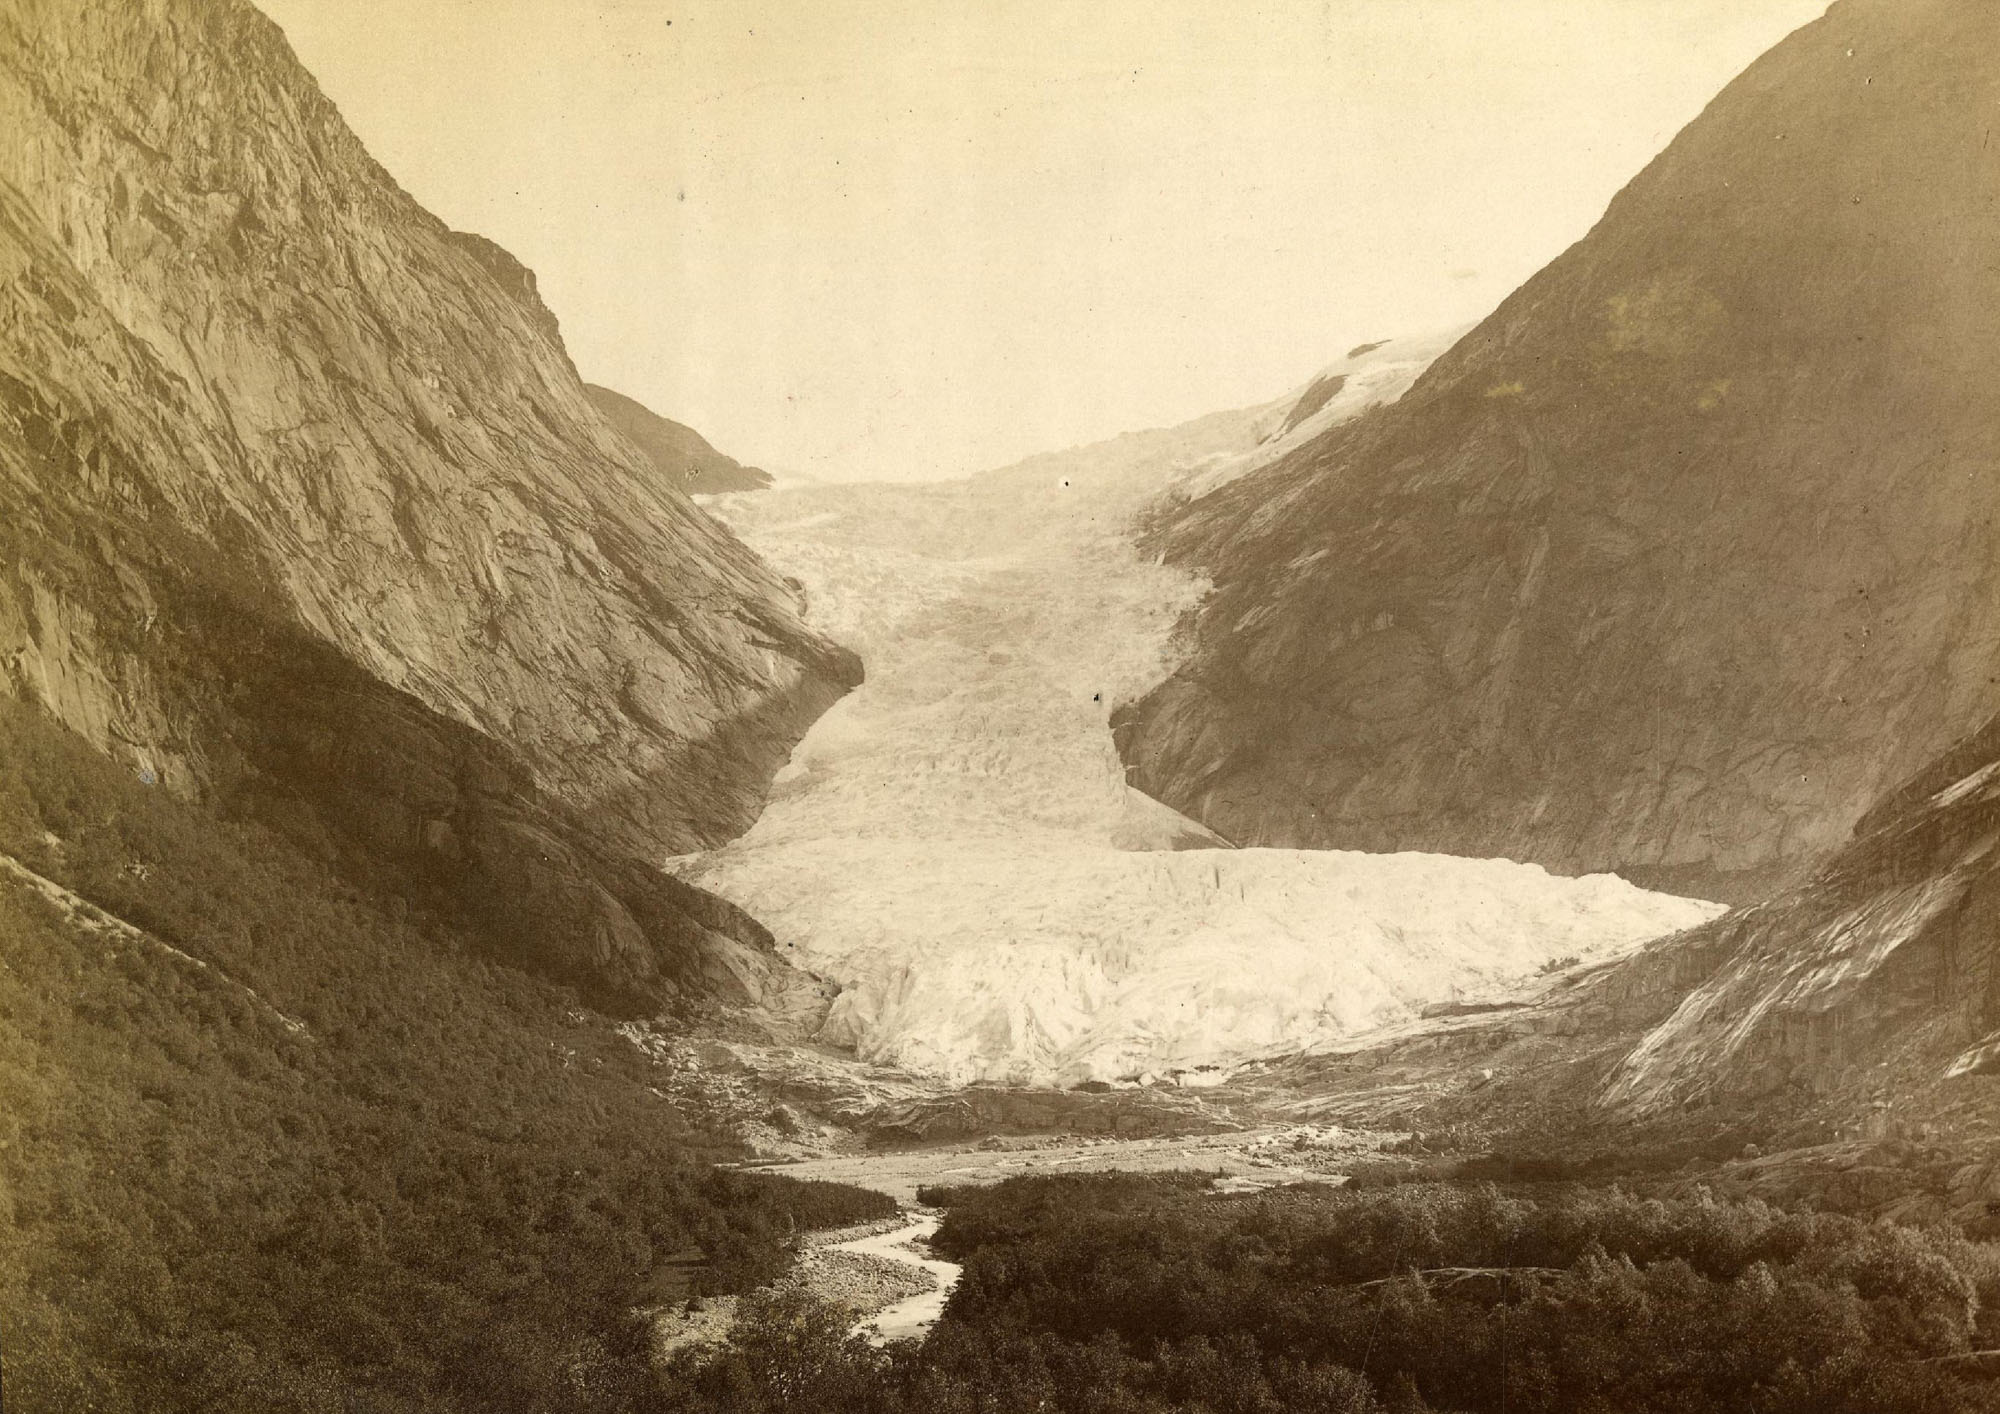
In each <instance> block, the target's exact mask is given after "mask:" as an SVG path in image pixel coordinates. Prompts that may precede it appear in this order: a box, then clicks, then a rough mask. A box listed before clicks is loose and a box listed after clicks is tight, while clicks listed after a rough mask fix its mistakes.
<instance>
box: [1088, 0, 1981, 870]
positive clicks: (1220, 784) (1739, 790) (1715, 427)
mask: <svg viewBox="0 0 2000 1414" xmlns="http://www.w3.org/2000/svg"><path fill="white" fill-rule="evenodd" d="M1996 101H2000V12H1996V11H1995V10H1994V9H1993V8H1992V7H1990V6H1987V5H1984V4H1979V3H1974V0H1916V2H1915V3H1903V0H1894V2H1893V3H1892V0H1843V3H1841V4H1838V5H1836V6H1834V7H1833V9H1832V11H1831V12H1830V13H1829V15H1828V16H1827V17H1826V18H1825V19H1824V20H1823V21H1820V22H1818V23H1815V24H1812V25H1809V26H1807V27H1806V28H1805V29H1803V30H1801V31H1800V32H1799V33H1797V34H1796V35H1794V36H1793V37H1792V38H1790V39H1789V40H1787V41H1786V42H1784V43H1783V44H1781V45H1779V46H1778V47H1777V48H1776V49H1775V50H1774V51H1772V52H1771V53H1770V54H1769V55H1767V56H1766V57H1765V58H1763V59H1762V60H1760V61H1759V62H1758V63H1757V64H1756V65H1754V66H1753V67H1752V68H1751V69H1750V70H1749V71H1748V72H1746V73H1745V74H1744V75H1743V76H1742V77H1741V78H1740V79H1738V80H1737V81H1736V82H1735V83H1734V84H1732V85H1731V86H1730V87H1729V88H1728V89H1727V90H1726V91H1725V92H1724V93H1723V94H1722V95H1721V96H1720V97H1719V98H1717V99H1716V100H1715V102H1714V103H1713V104H1712V105H1711V106H1710V107H1709V109H1708V110H1707V112H1705V113H1704V114H1703V115H1702V116H1701V117H1700V118H1699V119H1698V120H1697V121H1696V122H1695V123H1694V124H1692V125H1691V126H1690V127H1689V128H1688V129H1687V130H1686V131H1685V132H1683V133H1682V134H1681V135H1680V136H1679V137H1678V138H1677V139H1676V140H1675V141H1674V143H1673V144H1672V145H1671V146H1670V147H1669V148H1668V149H1667V150H1666V152H1665V153H1663V154H1662V155H1661V156H1660V157H1659V158H1658V159H1657V160H1656V161H1655V162H1654V163H1653V164H1652V165H1651V166H1649V167H1648V168H1647V169H1646V170H1645V171H1644V172H1643V173H1642V174H1641V175H1640V176H1639V177H1638V178H1636V179H1635V180H1634V181H1633V182H1632V183H1631V185H1630V186H1629V187H1628V188H1627V189H1626V190H1625V191H1624V192H1623V193H1621V194H1620V195H1619V197H1618V198H1617V199H1616V200H1615V201H1614V202H1613V203H1612V205H1611V207H1610V209H1609V211H1608V212H1607V213H1606V215H1605V216H1604V218H1603V220H1602V221H1601V222H1600V223H1599V225H1598V226H1597V228H1596V229H1595V230H1593V231H1592V232H1591V233H1590V235H1589V236H1588V237H1587V238H1586V239H1585V240H1583V241H1581V242H1579V243H1578V244H1577V245H1576V246H1574V247H1573V248H1572V249H1571V250H1569V251H1568V252H1567V253H1566V254H1564V255H1563V256H1562V257H1561V258H1559V259H1558V260H1556V261H1555V262H1554V263H1553V264H1552V265H1550V266H1549V267H1548V268H1547V269H1546V270H1544V271H1543V272H1542V273H1541V274H1539V275H1538V276H1536V277H1535V278H1534V279H1533V280H1531V281H1530V282H1529V283H1528V284H1527V285H1526V286H1524V287H1523V288H1522V289H1521V290H1520V291H1519V292H1518V293H1516V294H1515V295H1514V296H1512V297H1511V298H1510V299H1508V300H1507V301H1506V302H1505V303H1504V304H1503V305H1502V306H1501V307H1500V309H1499V310H1498V311H1496V312H1495V313H1494V314H1493V315H1492V316H1491V317H1490V318H1489V319H1488V320H1486V321H1485V322H1484V323H1483V324H1481V325H1480V326H1479V327H1478V328H1477V329H1476V330H1475V331H1474V332H1473V333H1471V334H1470V335H1469V336H1467V337H1466V338H1464V339H1463V340H1461V341H1460V342H1459V343H1458V344H1457V345H1456V346H1455V347H1454V348H1453V349H1452V350H1451V351H1450V352H1449V353H1448V354H1447V355H1445V356H1444V357H1443V358H1442V359H1440V360H1439V361H1438V362H1437V363H1436V364H1434V365H1433V366H1432V368H1431V369H1430V371H1429V372H1428V373H1427V374H1426V375H1425V376H1424V377H1423V378H1422V379H1421V380H1420V381H1419V382H1418V384H1417V386H1416V387H1415V388H1414V389H1413V390H1412V391H1411V392H1410V393H1409V394H1408V395H1407V396H1405V397H1404V398H1403V399H1402V400H1401V401H1400V402H1398V403H1397V404H1395V405H1394V406H1392V407H1388V408H1385V409H1382V410H1380V411H1378V412H1376V413H1373V414H1371V415H1370V416H1368V417H1365V418H1362V419H1360V420H1358V421H1355V422H1351V423H1347V424H1342V425H1336V426H1334V427H1333V428H1331V429H1330V430H1328V431H1327V432H1326V433H1325V434H1324V435H1323V436H1321V437H1320V438H1319V439H1318V440H1316V441H1315V442H1313V443H1312V444H1310V445H1309V446H1307V447H1305V448H1303V449H1301V450H1299V451H1298V452H1296V453H1294V454H1293V455H1292V456H1290V457H1289V458H1287V459H1286V460H1285V461H1283V462H1282V463H1280V464H1279V465H1277V466H1275V467H1272V468H1270V469H1268V470H1265V471H1262V472H1260V473H1257V474H1254V475H1251V476H1249V477H1246V478H1244V479H1242V480H1239V481H1237V482H1234V483H1233V484H1231V485H1229V486H1227V487H1225V488H1223V489H1222V490H1220V491H1218V492H1216V493H1214V494H1211V495H1209V496H1207V497H1204V498H1201V499H1198V500H1196V501H1194V502H1193V503H1192V504H1191V505H1189V506H1187V507H1185V508H1183V509H1182V510H1181V511H1180V512H1179V513H1178V514H1176V515H1175V516H1173V517H1171V518H1170V519H1169V521H1168V522H1167V523H1166V525H1165V526H1164V528H1163V529H1162V530H1161V531H1160V532H1159V533H1158V534H1157V537H1156V542H1155V543H1156V546H1157V548H1159V549H1161V550H1163V551H1164V552H1165V553H1166V554H1167V555H1168V557H1169V558H1170V559H1171V560H1174V561H1178V562H1181V563H1184V564H1187V565H1189V566H1191V567H1195V568H1199V569H1202V570H1205V571H1206V572H1207V573H1209V574H1210V575H1211V576H1212V577H1213V579H1214V583H1215V592H1214V594H1213V596H1212V597H1211V599H1210V600H1209V602H1208V603H1207V605H1206V607H1205V609H1204V612H1203V614H1202V616H1201V626H1200V640H1201V641H1200V648H1199V651H1198V652H1197V653H1196V654H1195V655H1194V657H1193V658H1192V659H1191V660H1190V661H1189V662H1188V663H1187V664H1186V665H1185V666H1184V667H1183V668H1181V669H1180V670H1179V671H1178V672H1177V673H1176V674H1175V675H1174V676H1173V677H1172V678H1171V679H1169V680H1168V681H1167V682H1165V683H1164V684H1163V685H1161V686H1160V687H1159V688H1158V689H1157V690H1155V691H1153V692H1152V693H1151V694H1150V695H1149V696H1148V697H1146V698H1145V699H1144V700H1143V701H1142V702H1140V703H1139V704H1137V705H1136V706H1135V707H1134V708H1133V709H1132V710H1130V711H1128V712H1126V713H1124V714H1122V715H1121V717H1120V719H1119V723H1118V726H1119V732H1120V742H1121V749H1122V752H1123V755H1124V758H1125V760H1126V762H1127V763H1128V765H1129V766H1130V768H1131V777H1132V780H1133V781H1134V783H1135V784H1137V785H1139V786H1140V787H1141V788H1142V789H1144V790H1146V791H1147V792H1149V793H1151V794H1153V795H1155V796H1157V797H1158V798H1159V799H1161V800H1163V801H1165V802H1167V803H1168V804H1170V805H1172V806H1174V807H1176V808H1177V809H1180V810H1182V811H1184V812H1186V813H1188V814H1190V815H1192V816H1194V817H1196V818H1197V819H1199V820H1201V821H1202V822H1203V823H1204V824H1207V825H1209V826H1210V827H1212V828H1213V829H1215V830H1217V831H1218V832H1220V833H1221V834H1222V835H1224V836H1226V837H1227V838H1229V839H1230V840H1232V841H1234V842H1236V843H1238V844H1246V845H1247V844H1265V845H1285V846H1313V847H1327V846H1341V847H1350V848H1362V849H1370V850H1387V849H1420V850H1435V851H1441V852H1446V853H1452V854H1460V855H1504V856H1508V857H1511V858H1517V859H1529V860H1534V861H1537V862H1540V863H1542V864H1545V865H1547V866H1548V867H1550V868H1552V869H1557V870H1561V871H1563V872H1584V871H1589V870H1598V869H1618V870H1620V871H1622V872H1626V873H1627V874H1628V875H1629V876H1631V877H1634V878H1636V879H1640V880H1642V881H1644V882H1648V883H1650V884H1653V885H1655V886H1657V887H1669V888H1674V889H1676V890H1677V891H1680V892H1687V893H1699V894H1703V895H1704V896H1708V897H1735V898H1744V899H1747V898H1755V897H1758V896H1760V895H1761V892H1762V890H1763V887H1764V885H1765V884H1766V883H1768V882H1769V881H1770V880H1772V879H1773V878H1779V879H1783V878H1795V877H1796V876H1797V872H1796V871H1799V870H1801V869H1803V868H1804V867H1807V866H1809V864H1810V863H1811V862H1812V861H1814V860H1816V859H1818V858H1821V857H1823V856H1824V855H1825V854H1826V852H1828V851H1829V850H1831V849H1833V848H1835V847H1837V846H1838V845H1839V844H1840V842H1841V841H1842V840H1843V839H1844V838H1845V836H1846V834H1847V832H1848V830H1849V829H1850V827H1851V826H1852V825H1853V823H1854V822H1855V820H1856V819H1857V818H1858V817H1859V816H1860V815H1861V814H1862V812H1863V811H1864V810H1865V809H1866V808H1867V806H1868V804H1869V803H1870V802H1871V801H1872V800H1874V799H1875V798H1876V797H1878V796H1879V795H1880V794H1881V793H1882V792H1883V791H1884V790H1886V789H1888V788H1889V787H1890V786H1891V785H1893V784H1894V783H1895V782H1896V781H1899V780H1901V779H1902V778H1904V777H1905V776H1907V775H1909V774H1910V773H1911V772H1913V771H1914V770H1916V769H1917V768H1918V767H1919V766H1920V765H1921V764H1922V763H1923V762H1924V761H1926V760H1927V759H1929V758H1930V757H1932V756H1934V755H1935V754H1936V753H1937V752H1939V751H1940V750H1942V749H1943V748H1944V747H1945V746H1946V745H1947V744H1949V743H1950V742H1951V741H1952V740H1954V739H1955V738H1957V737H1958V736H1960V735H1962V734H1964V733H1965V732H1968V731H1970V730H1972V729H1973V728H1974V727H1976V726H1977V725H1978V724H1979V722H1980V721H1981V720H1983V718H1984V716H1985V714H1986V713H1987V712H1988V711H1989V710H1990V703H1991V700H1992V682H1993V679H1994V676H1995V674H1996V672H2000V642H1996V631H2000V589H1996V583H1995V580H1994V576H1993V566H1994V564H1995V563H1996V551H2000V541H1996V531H1995V521H1994V516H1995V511H1996V508H2000V479H1996V477H1995V475H1994V471H1995V465H1996V457H2000V411H1996V408H2000V405H1996V403H1995V400H1994V397H1993V393H1992V389H1993V386H1994V379H1995V374H1996V371H2000V296H1996V286H1995V285H1994V282H1993V281H1992V279H1991V277H1990V270H1991V268H1992V267H1993V265H1994V264H1995V262H1996V260H2000V227H1996V225H1995V223H1994V222H1993V221H1992V220H1991V219H1990V208H1991V205H1992V200H1993V192H1994V185H1993V168H1992V158H1991V152H1990V150H1989V148H1988V144H1987V132H1986V129H1987V122H1986V118H1985V117H1984V116H1983V115H1985V114H1987V113H1989V112H1990V111H1992V109H1993V108H1994V105H1995V103H1996Z"/></svg>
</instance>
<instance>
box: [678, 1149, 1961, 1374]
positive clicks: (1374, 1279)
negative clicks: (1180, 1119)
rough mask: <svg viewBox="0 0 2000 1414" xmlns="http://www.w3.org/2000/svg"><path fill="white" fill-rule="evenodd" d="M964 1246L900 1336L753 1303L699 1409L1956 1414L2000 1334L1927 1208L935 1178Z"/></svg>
mask: <svg viewBox="0 0 2000 1414" xmlns="http://www.w3.org/2000/svg"><path fill="white" fill-rule="evenodd" d="M929 1196H930V1197H931V1198H932V1199H933V1200H934V1201H941V1202H944V1203H946V1204H948V1205H949V1213H948V1216H947V1218H946V1220H945V1223H944V1226H943V1227H942V1229H941V1230H940V1232H939V1234H938V1238H937V1246H938V1247H939V1248H940V1249H941V1250H943V1251H944V1252H945V1253H946V1254H948V1255H950V1256H951V1257H953V1258H954V1259H955V1260H958V1261H961V1262H963V1263H964V1264H965V1275H964V1279H963V1281H962V1283H961V1285H960V1286H959V1288H958V1291H957V1292H956V1294H955V1295H954V1296H953V1298H952V1300H951V1303H950V1305H949V1307H948V1308H947V1312H946V1316H945V1319H944V1321H943V1322H942V1323H941V1324H940V1326H939V1327H938V1329H937V1331H936V1332H935V1333H934V1334H933V1336H932V1337H931V1339H930V1341H929V1342H928V1343H927V1344H926V1345H925V1346H924V1347H923V1349H922V1350H921V1351H917V1352H911V1353H904V1354H901V1355H897V1356H893V1357H891V1356H883V1355H880V1354H877V1353H875V1352H871V1351H868V1350H867V1349H866V1348H865V1347H862V1346H858V1345H856V1344H854V1343H853V1342H848V1341H844V1340H842V1339H841V1337H840V1321H839V1320H838V1318H836V1317H834V1316H832V1315H831V1314H830V1313H827V1312H824V1311H817V1310H815V1309H814V1308H813V1307H812V1306H811V1304H810V1303H809V1302H807V1301H805V1300H804V1299H802V1298H798V1297H788V1298H785V1299H784V1300H771V1301H766V1302H763V1303H761V1304H755V1305H753V1307H752V1309H751V1311H750V1313H749V1315H748V1316H747V1318H746V1320H745V1322H744V1323H743V1328H742V1329H741V1331H740V1332H739V1334H738V1336H737V1338H736V1340H735V1342H734V1344H733V1346H732V1347H731V1349H729V1350H728V1351H727V1352H725V1353H724V1354H723V1355H722V1356H721V1357H720V1358H719V1359H716V1360H714V1361H712V1362H711V1363H709V1364H708V1365H707V1366H705V1367H700V1366H695V1365H689V1366H688V1367H687V1368H684V1369H683V1370H682V1371H680V1374H679V1380H680V1383H679V1387H678V1388H679V1393H678V1395H677V1399H678V1402H679V1407H682V1408H687V1409H706V1410H718V1411H766V1410H768V1411H777V1410H783V1409H807V1408H809V1409H813V1410H816V1411H821V1414H834V1411H871V1412H872V1411H883V1412H884V1414H886V1411H919V1410H921V1411H926V1412H927V1414H928V1412H929V1411H939V1414H958V1412H959V1411H963V1414H974V1411H977V1412H978V1414H1013V1411H1027V1410H1076V1411H1101V1412H1102V1414H1140V1411H1164V1410H1175V1411H1185V1414H1195V1411H1203V1414H1331V1412H1332V1411H1341V1412H1342V1414H1367V1412H1368V1411H1416V1410H1425V1409H1436V1410H1465V1411H1488V1410H1491V1411H1507V1414H1612V1411H1620V1414H1634V1412H1636V1411H1661V1414H1668V1411H1671V1412H1672V1414H1695V1412H1696V1411H1749V1412H1750V1414H1842V1412H1843V1411H1850V1412H1851V1414H1897V1411H1906V1412H1907V1414H1952V1412H1953V1411H1974V1410H1984V1411H1991V1410H2000V1383H1988V1382H1982V1381H1981V1380H1980V1379H1979V1378H1977V1371H1978V1368H1979V1364H1980V1362H1978V1361H1974V1360H1964V1359H1958V1358H1955V1357H1959V1356H1963V1355H1965V1354H1966V1353H1967V1352H1970V1351H1973V1350H1974V1349H1976V1348H1983V1347H1984V1346H1988V1345H2000V1338H1996V1336H2000V1330H1996V1329H1995V1325H1994V1322H1993V1317H1992V1312H1993V1308H1994V1304H1995V1303H2000V1254H1996V1251H1995V1249H1993V1248H1992V1247H1990V1246H1986V1245H1982V1244H1976V1243H1971V1242H1968V1241H1966V1240H1965V1239H1963V1238H1961V1237H1959V1236H1957V1235H1955V1234H1950V1233H1946V1232H1941V1231H1923V1230H1917V1229H1912V1228H1907V1227H1893V1226H1885V1225H1870V1224H1866V1223H1862V1222H1859V1221H1856V1220H1854V1219H1851V1218H1845V1217H1838V1216H1827V1215H1814V1214H1787V1213H1783V1212H1779V1211H1776V1210H1774V1209H1771V1208H1769V1207H1766V1206H1764V1205H1763V1204H1761V1203H1755V1202H1752V1203H1742V1204H1732V1203H1722V1202H1712V1201H1680V1202H1666V1201H1658V1200H1645V1199H1639V1198H1634V1197H1632V1196H1629V1195H1627V1194H1623V1193H1620V1192H1617V1191H1615V1190H1605V1189H1571V1190H1543V1191H1541V1192H1539V1193H1537V1194H1535V1195H1534V1196H1532V1197H1523V1196H1514V1195H1510V1194H1507V1193H1503V1192H1502V1191H1501V1190H1499V1189H1497V1188H1494V1187H1492V1186H1483V1185H1482V1186H1462V1185H1429V1186H1415V1185H1412V1186H1406V1187H1400V1188H1395V1189H1390V1190H1386V1191H1373V1192H1362V1193H1354V1194H1349V1193H1345V1192H1342V1191H1340V1190H1334V1189H1325V1188H1314V1189H1294V1190H1285V1191H1280V1192H1275V1193H1271V1194H1266V1195H1258V1196H1252V1197H1237V1198H1220V1197H1215V1196H1211V1195H1210V1194H1209V1193H1208V1192H1207V1191H1206V1183H1205V1180H1202V1179H1200V1178H1181V1177H1171V1178H1158V1177H1134V1176H1122V1175H1104V1176H1093V1177H1069V1178H1048V1179H1017V1180H1014V1181H1012V1182H1009V1183H1007V1184H1003V1185H1001V1186H1000V1187H998V1188H994V1189H988V1190H951V1191H943V1192H937V1193H933V1194H930V1195H929Z"/></svg>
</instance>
